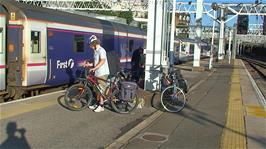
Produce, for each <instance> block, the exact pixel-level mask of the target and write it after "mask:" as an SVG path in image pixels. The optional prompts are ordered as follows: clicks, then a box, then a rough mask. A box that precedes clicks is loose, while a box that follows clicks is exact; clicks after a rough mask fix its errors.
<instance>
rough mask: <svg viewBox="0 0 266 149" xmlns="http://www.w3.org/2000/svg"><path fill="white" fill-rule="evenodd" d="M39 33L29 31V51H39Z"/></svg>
mask: <svg viewBox="0 0 266 149" xmlns="http://www.w3.org/2000/svg"><path fill="white" fill-rule="evenodd" d="M40 35H41V33H40V32H38V31H31V53H41V48H40V45H41V44H40Z"/></svg>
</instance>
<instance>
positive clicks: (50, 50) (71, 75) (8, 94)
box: [0, 0, 147, 100]
mask: <svg viewBox="0 0 266 149" xmlns="http://www.w3.org/2000/svg"><path fill="white" fill-rule="evenodd" d="M146 33H147V32H146V30H142V29H140V28H137V27H132V26H128V25H123V24H119V23H114V22H109V21H106V20H99V19H95V18H90V17H86V16H81V15H77V14H73V13H67V12H63V11H58V10H52V9H47V8H42V7H37V6H33V5H27V4H23V3H18V2H15V1H13V0H4V1H0V98H1V100H4V99H19V98H22V97H23V96H24V95H26V94H38V92H40V90H42V89H45V88H49V87H56V86H60V85H64V84H69V83H73V80H75V78H77V77H79V75H80V73H81V72H80V68H79V67H80V66H79V64H80V63H82V62H83V61H84V60H87V59H92V58H93V50H92V49H90V48H89V46H88V45H87V41H88V38H89V37H90V36H91V35H96V36H97V37H98V38H99V39H100V41H101V45H102V46H103V47H104V48H105V49H106V51H107V57H108V55H111V56H110V58H109V57H108V61H109V66H110V70H114V69H117V67H128V65H130V61H131V56H132V53H133V51H134V50H135V49H137V48H138V47H145V46H146ZM116 62H119V64H117V63H116ZM117 65H119V66H117Z"/></svg>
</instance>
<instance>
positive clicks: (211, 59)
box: [209, 11, 216, 69]
mask: <svg viewBox="0 0 266 149" xmlns="http://www.w3.org/2000/svg"><path fill="white" fill-rule="evenodd" d="M213 16H214V18H216V11H213ZM215 24H216V21H215V20H213V23H212V43H211V51H210V61H209V69H212V61H213V49H214V36H215V35H214V33H215Z"/></svg>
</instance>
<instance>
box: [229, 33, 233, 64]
mask: <svg viewBox="0 0 266 149" xmlns="http://www.w3.org/2000/svg"><path fill="white" fill-rule="evenodd" d="M232 36H233V30H232V29H229V43H228V44H229V46H228V63H229V64H230V63H231V52H232V51H231V47H232V46H231V44H232Z"/></svg>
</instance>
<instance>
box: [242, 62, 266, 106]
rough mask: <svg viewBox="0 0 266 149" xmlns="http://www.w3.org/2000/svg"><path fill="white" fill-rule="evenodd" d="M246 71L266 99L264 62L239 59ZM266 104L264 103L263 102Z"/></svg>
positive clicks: (265, 65)
mask: <svg viewBox="0 0 266 149" xmlns="http://www.w3.org/2000/svg"><path fill="white" fill-rule="evenodd" d="M241 59H242V60H243V62H244V64H245V66H246V68H247V70H248V71H249V73H250V75H251V76H252V78H253V79H254V81H255V83H256V84H257V86H258V88H259V90H260V92H261V94H262V95H263V96H264V100H265V98H266V61H265V60H261V59H260V60H258V59H251V58H247V57H241ZM264 103H266V101H264Z"/></svg>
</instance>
